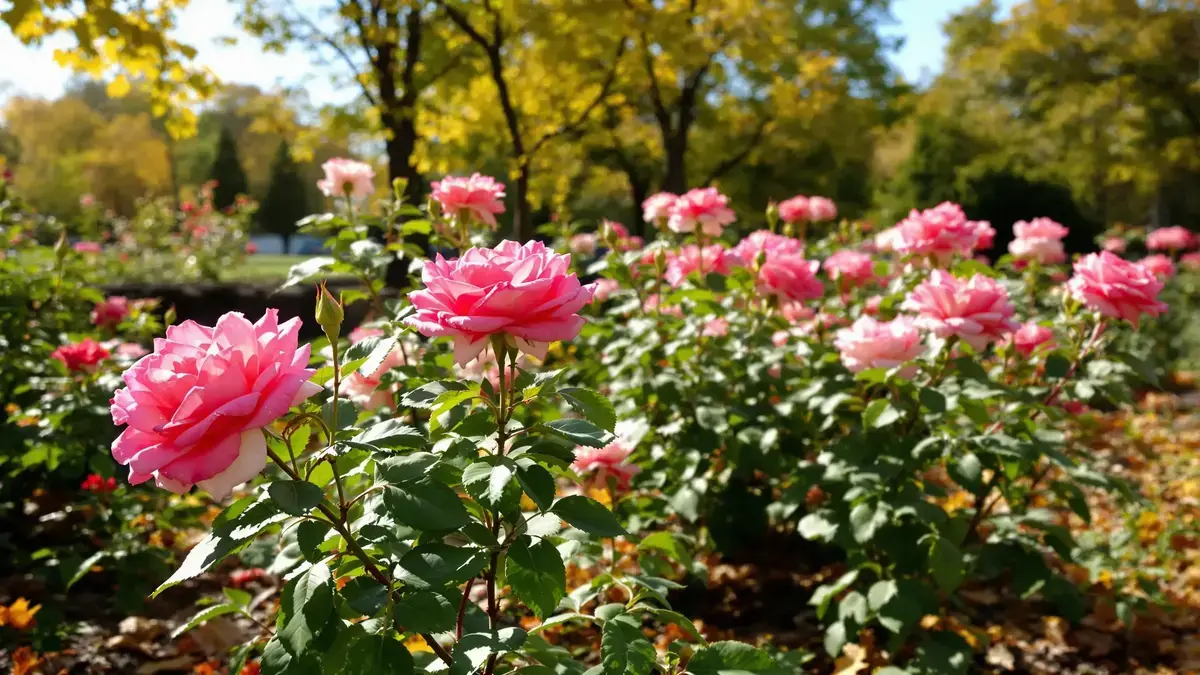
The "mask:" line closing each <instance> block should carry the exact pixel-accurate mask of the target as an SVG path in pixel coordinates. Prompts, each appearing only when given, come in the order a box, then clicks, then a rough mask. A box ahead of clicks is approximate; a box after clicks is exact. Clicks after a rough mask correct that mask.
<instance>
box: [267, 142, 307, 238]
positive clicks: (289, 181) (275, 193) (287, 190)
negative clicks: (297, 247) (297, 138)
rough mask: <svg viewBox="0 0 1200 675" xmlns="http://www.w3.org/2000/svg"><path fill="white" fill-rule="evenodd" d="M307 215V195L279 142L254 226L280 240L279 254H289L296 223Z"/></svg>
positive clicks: (285, 148)
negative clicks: (281, 251)
mask: <svg viewBox="0 0 1200 675" xmlns="http://www.w3.org/2000/svg"><path fill="white" fill-rule="evenodd" d="M306 215H308V192H307V189H306V186H305V184H304V182H303V181H302V180H301V178H300V169H299V167H298V166H296V163H295V162H294V161H293V160H292V151H291V148H290V147H289V146H288V143H287V141H285V140H281V141H279V147H278V149H277V150H276V151H275V159H274V160H273V161H272V162H271V183H270V185H269V186H268V187H267V195H266V197H264V198H263V200H262V205H261V206H260V207H259V209H258V222H259V224H260V225H261V226H262V228H263V229H264V230H266V231H268V232H274V233H275V234H278V235H279V236H281V237H283V252H284V253H290V252H291V247H290V243H291V238H292V234H294V233H295V231H296V221H298V220H300V219H301V218H303V217H304V216H306Z"/></svg>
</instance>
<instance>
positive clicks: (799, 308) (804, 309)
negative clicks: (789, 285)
mask: <svg viewBox="0 0 1200 675" xmlns="http://www.w3.org/2000/svg"><path fill="white" fill-rule="evenodd" d="M779 314H780V316H782V317H783V320H784V321H787V322H788V323H792V324H797V323H800V322H801V321H807V320H809V319H811V318H813V317H815V316H816V315H817V313H816V312H815V311H813V309H812V308H811V307H809V306H807V305H805V304H804V303H802V302H781V303H779Z"/></svg>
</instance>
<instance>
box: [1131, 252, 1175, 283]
mask: <svg viewBox="0 0 1200 675" xmlns="http://www.w3.org/2000/svg"><path fill="white" fill-rule="evenodd" d="M1138 264H1139V265H1141V266H1142V267H1145V268H1146V269H1148V270H1150V271H1151V272H1152V273H1154V276H1156V277H1158V278H1159V279H1170V278H1171V277H1173V276H1175V263H1173V262H1171V259H1170V258H1168V257H1167V256H1165V255H1163V254H1161V253H1156V254H1154V255H1148V256H1146V257H1145V258H1142V259H1141V260H1139V261H1138Z"/></svg>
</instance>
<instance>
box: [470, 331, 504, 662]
mask: <svg viewBox="0 0 1200 675" xmlns="http://www.w3.org/2000/svg"><path fill="white" fill-rule="evenodd" d="M492 350H493V351H495V352H496V361H497V362H498V363H499V364H500V391H498V392H496V399H497V406H496V408H497V411H496V454H498V455H499V456H501V457H503V456H504V444H505V442H506V441H507V438H506V436H505V430H506V427H507V426H508V418H509V415H510V414H511V412H512V411H511V410H509V408H508V406H507V404H506V401H507V400H508V399H510V398H511V397H510V396H506V394H507V393H508V384H509V383H508V379H507V377H506V376H507V373H506V372H505V371H506V370H507V369H508V344H507V343H506V342H505V338H504V337H503V336H500V337H499V338H497V339H495V340H494V341H493V342H492ZM492 537H493V538H495V539H497V540H498V539H499V538H500V514H499V513H497V514H496V517H495V519H493V520H492ZM499 563H500V550H499V549H497V550H495V551H492V556H491V561H490V562H489V563H488V569H487V572H486V573H485V576H484V579H485V582H486V583H487V601H488V609H487V614H488V628H489V629H490V630H491V631H493V632H495V630H496V626H497V623H498V620H499V613H500V607H499V605H497V604H496V573H497V571H498V570H497V569H496V568H497V567H498V566H499ZM467 592H470V586H468V587H467ZM463 597H464V600H465V598H466V595H465V593H464V596H463ZM460 616H461V611H460ZM461 624H462V622H461V620H460V621H459V629H460V630H461ZM483 672H484V675H493V673H495V672H496V654H495V653H492V654H489V655H488V660H487V667H485V668H484V671H483Z"/></svg>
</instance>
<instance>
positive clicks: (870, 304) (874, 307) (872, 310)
mask: <svg viewBox="0 0 1200 675" xmlns="http://www.w3.org/2000/svg"><path fill="white" fill-rule="evenodd" d="M882 304H883V298H882V297H881V296H878V295H872V296H871V297H869V298H867V301H866V303H864V304H863V313H864V314H869V315H871V316H874V315H876V314H878V313H879V307H880V306H881V305H882Z"/></svg>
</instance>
